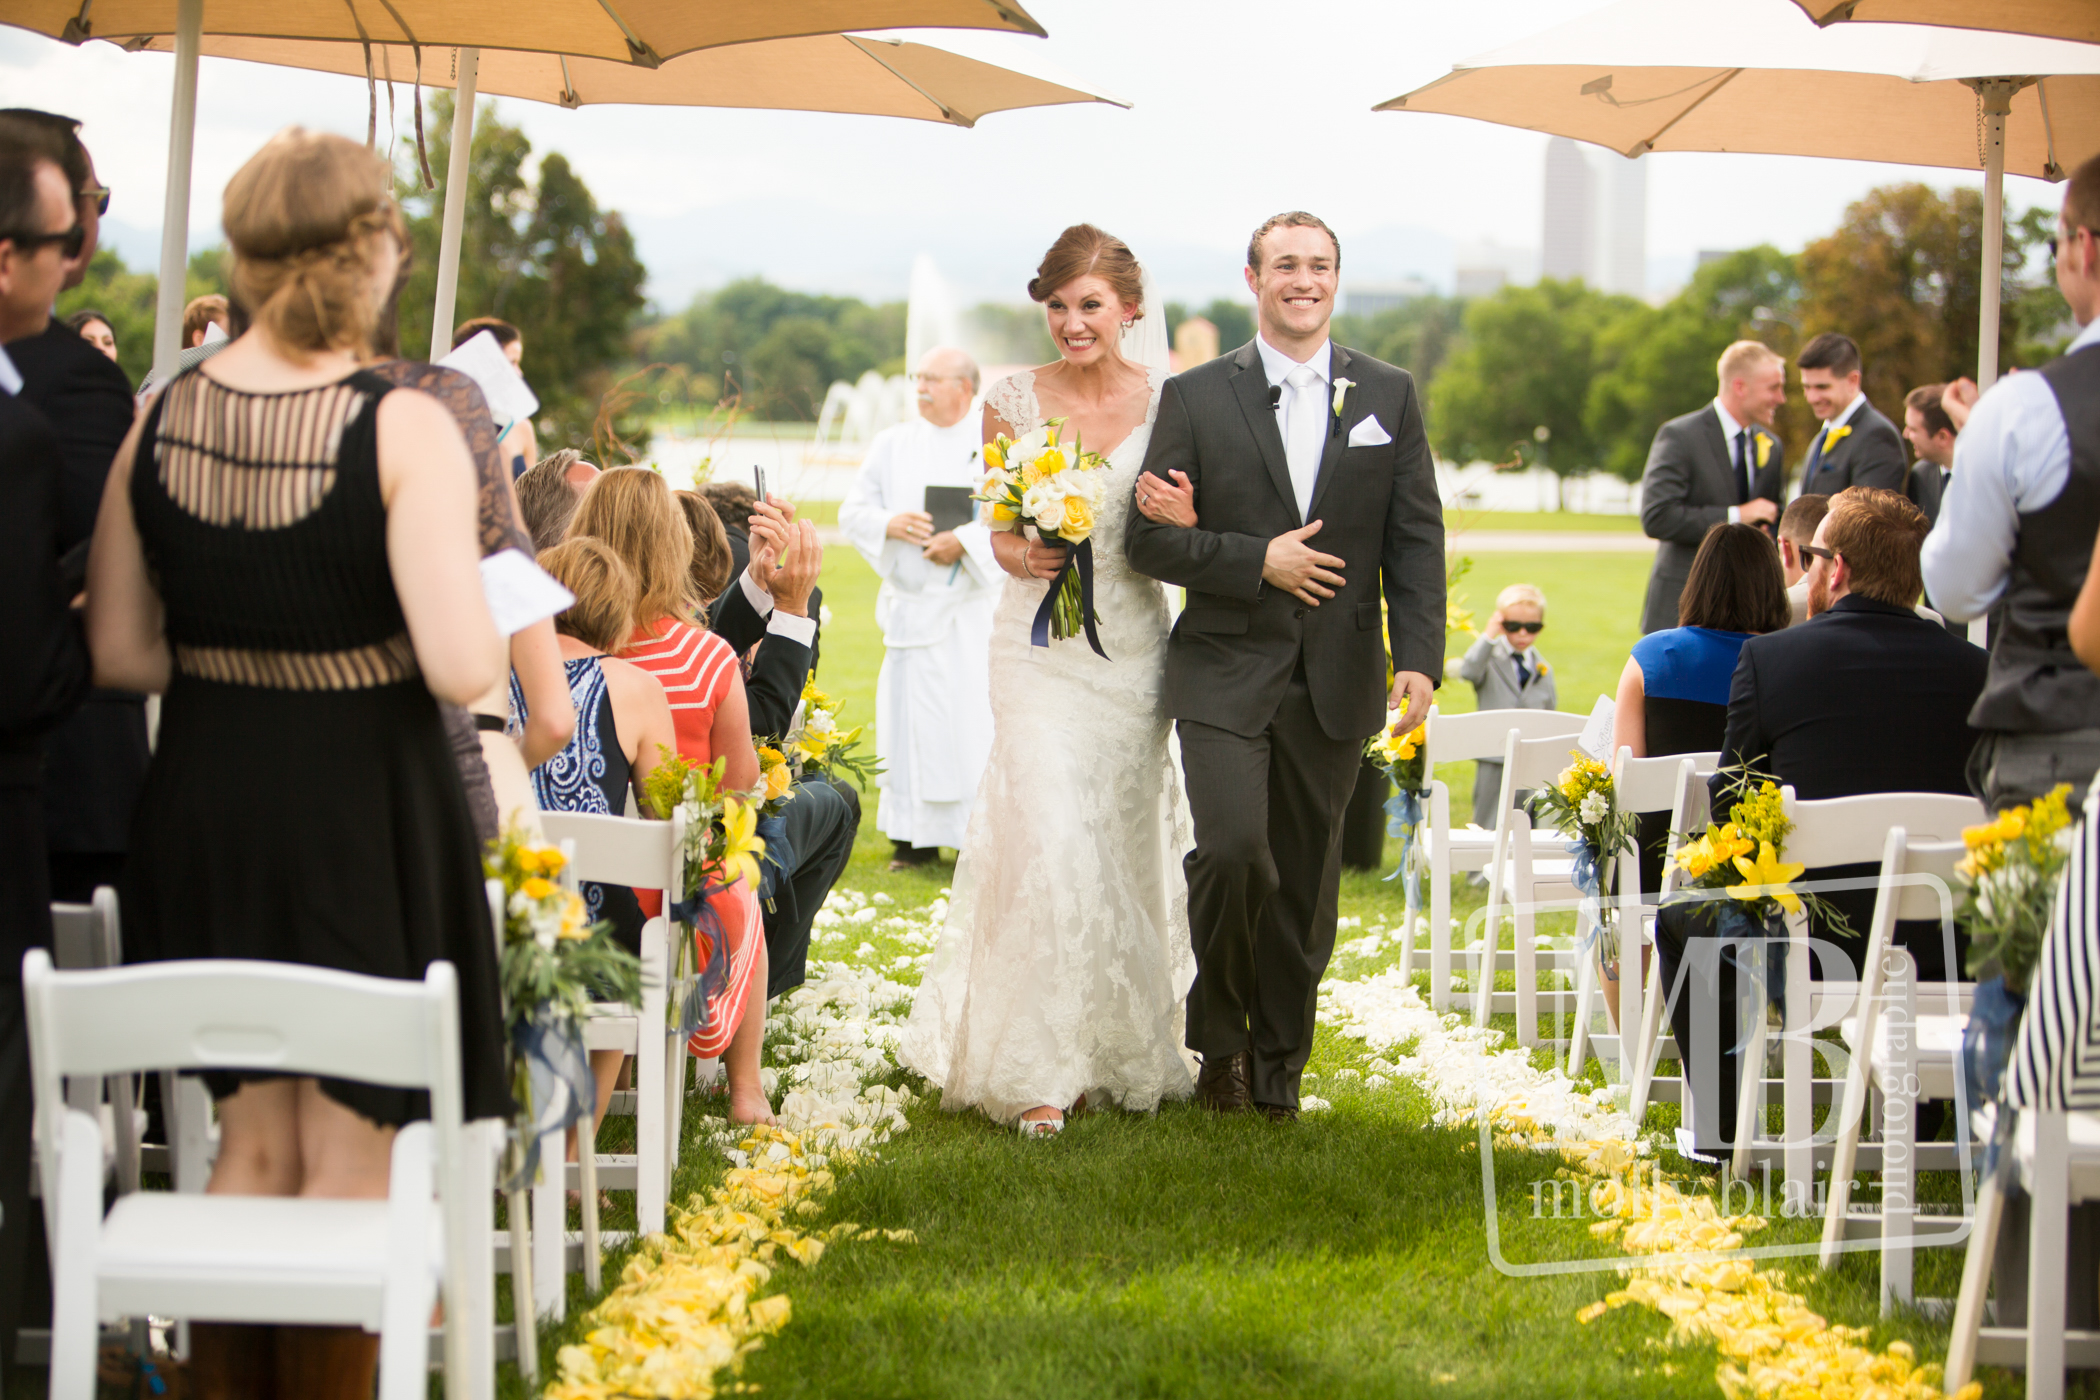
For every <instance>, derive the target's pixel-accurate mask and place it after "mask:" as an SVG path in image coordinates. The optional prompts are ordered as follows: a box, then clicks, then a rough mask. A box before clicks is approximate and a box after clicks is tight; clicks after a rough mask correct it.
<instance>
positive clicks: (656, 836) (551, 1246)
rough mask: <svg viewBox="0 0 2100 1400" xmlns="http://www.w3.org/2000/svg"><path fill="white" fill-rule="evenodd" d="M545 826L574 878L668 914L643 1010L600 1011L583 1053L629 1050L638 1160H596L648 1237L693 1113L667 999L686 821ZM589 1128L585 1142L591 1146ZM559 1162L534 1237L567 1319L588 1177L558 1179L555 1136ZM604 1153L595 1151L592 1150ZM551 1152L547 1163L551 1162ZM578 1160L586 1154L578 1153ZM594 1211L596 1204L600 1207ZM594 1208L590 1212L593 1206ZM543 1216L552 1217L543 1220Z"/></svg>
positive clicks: (645, 929)
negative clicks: (569, 1230) (569, 1243)
mask: <svg viewBox="0 0 2100 1400" xmlns="http://www.w3.org/2000/svg"><path fill="white" fill-rule="evenodd" d="M540 822H541V824H542V825H543V826H544V828H545V830H546V833H547V839H548V840H550V841H554V842H558V843H560V844H561V846H562V847H563V849H565V850H567V851H568V852H569V853H570V861H569V865H568V868H567V870H566V871H565V872H564V873H565V876H571V877H573V878H574V879H577V880H590V881H595V882H598V883H601V884H609V885H628V886H631V887H634V888H639V889H656V890H662V891H663V892H664V893H663V898H664V909H665V911H666V912H665V913H664V914H660V915H658V916H657V917H656V918H653V919H651V920H649V921H648V922H647V923H646V924H644V925H643V926H642V1000H641V1005H640V1006H638V1007H636V1006H626V1005H622V1004H619V1003H614V1002H606V1003H602V1004H600V1005H598V1006H596V1007H594V1008H593V1014H592V1015H591V1017H590V1019H589V1020H588V1021H586V1022H585V1024H584V1045H585V1048H587V1049H590V1050H620V1051H624V1052H626V1053H627V1054H630V1055H633V1056H634V1061H635V1095H634V1099H633V1103H634V1105H635V1110H634V1119H635V1129H634V1132H635V1152H634V1155H633V1156H629V1155H627V1154H625V1153H597V1164H596V1165H597V1176H598V1184H599V1185H600V1186H602V1187H604V1188H605V1189H607V1190H612V1191H632V1192H634V1193H635V1216H636V1219H637V1222H638V1223H639V1225H640V1226H641V1231H642V1233H643V1234H645V1235H649V1234H655V1233H658V1232H660V1231H661V1230H662V1229H663V1228H664V1207H665V1202H666V1198H667V1196H668V1193H669V1187H670V1175H671V1169H672V1168H673V1167H674V1166H675V1165H676V1163H677V1151H678V1138H679V1132H680V1128H681V1125H682V1123H683V1121H684V1109H685V1092H684V1090H685V1084H684V1080H685V1066H686V1046H685V1037H684V1036H681V1035H678V1034H676V1029H677V1028H676V1027H675V1026H673V1025H672V1024H671V1023H670V1017H669V1014H668V997H669V993H670V982H671V975H672V974H671V970H672V968H673V966H674V965H675V961H674V959H673V957H672V951H673V948H674V946H675V945H674V939H675V938H677V937H679V936H681V935H680V934H678V933H677V932H676V931H675V930H674V929H673V928H672V926H671V924H670V921H669V917H668V915H669V910H670V907H671V905H672V904H674V903H676V902H677V901H679V900H681V899H683V898H684V897H685V861H684V856H683V849H684V843H685V817H684V816H683V814H679V813H674V814H673V816H672V818H671V820H670V821H662V822H659V821H645V820H638V819H635V818H631V817H603V816H594V815H589V814H586V813H580V812H542V813H540ZM590 1136H591V1134H590V1131H589V1129H588V1128H587V1127H586V1128H584V1129H582V1131H581V1133H580V1137H581V1138H582V1139H588V1138H589V1137H590ZM549 1141H550V1142H551V1143H552V1152H553V1156H552V1158H551V1159H549V1166H550V1170H548V1171H546V1172H545V1173H543V1174H542V1178H541V1183H542V1184H541V1185H540V1187H538V1188H537V1189H536V1190H535V1192H534V1195H533V1215H534V1217H535V1219H540V1218H545V1219H547V1220H550V1221H552V1222H555V1227H554V1228H552V1229H548V1228H545V1227H541V1228H540V1229H539V1230H538V1231H537V1232H536V1234H535V1236H534V1248H535V1250H536V1256H535V1258H534V1260H533V1284H534V1288H535V1290H536V1291H537V1292H538V1295H539V1302H540V1311H541V1312H543V1313H549V1312H551V1313H553V1314H554V1315H555V1316H556V1317H559V1316H561V1315H562V1311H563V1306H564V1304H563V1299H564V1296H565V1289H564V1285H563V1281H562V1275H563V1270H564V1266H565V1262H566V1256H567V1253H568V1250H567V1247H566V1243H565V1240H566V1235H565V1233H564V1231H563V1230H562V1229H561V1228H560V1223H559V1222H561V1221H563V1220H564V1219H565V1215H566V1213H565V1211H564V1209H563V1196H562V1190H563V1188H564V1187H565V1186H566V1187H574V1188H575V1189H578V1190H581V1189H582V1181H581V1173H580V1172H576V1171H571V1172H569V1173H563V1172H561V1171H557V1170H552V1169H551V1168H552V1166H553V1165H554V1164H556V1163H559V1162H560V1161H561V1160H562V1158H563V1156H564V1154H565V1148H564V1146H563V1144H562V1141H561V1138H560V1135H558V1134H555V1135H551V1136H550V1139H549ZM593 1147H594V1150H595V1144H593ZM545 1155H546V1149H543V1151H542V1156H543V1157H545ZM578 1155H579V1156H580V1155H581V1152H580V1151H579V1153H578ZM591 1204H592V1205H595V1203H594V1202H593V1203H591ZM587 1208H589V1207H587ZM543 1210H544V1211H545V1212H546V1213H545V1215H544V1216H543V1215H542V1212H543Z"/></svg>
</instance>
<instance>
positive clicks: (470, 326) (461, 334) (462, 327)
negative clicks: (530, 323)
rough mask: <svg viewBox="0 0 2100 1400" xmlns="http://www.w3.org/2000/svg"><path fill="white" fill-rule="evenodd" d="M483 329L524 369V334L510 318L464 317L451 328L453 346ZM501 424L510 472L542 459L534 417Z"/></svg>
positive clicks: (513, 363)
mask: <svg viewBox="0 0 2100 1400" xmlns="http://www.w3.org/2000/svg"><path fill="white" fill-rule="evenodd" d="M483 331H487V332H488V333H489V334H490V335H492V336H494V337H495V338H496V344H498V345H500V346H502V347H503V357H504V358H505V359H507V360H509V361H510V367H511V368H512V369H514V370H516V371H517V372H518V373H519V374H521V375H522V374H523V373H524V372H525V337H524V335H523V334H522V333H521V332H520V331H519V330H518V328H517V327H516V326H514V325H512V324H511V323H510V322H508V321H503V320H498V319H497V318H496V317H494V316H476V317H475V318H474V319H473V320H471V321H462V322H460V323H459V325H458V326H457V327H456V328H455V329H454V330H453V332H452V348H453V349H454V350H457V349H459V347H460V346H462V345H464V344H466V343H467V342H468V341H470V340H472V339H473V338H474V337H475V336H477V335H480V334H481V333H482V332H483ZM500 426H501V427H502V429H503V442H502V450H503V460H504V461H506V462H508V463H509V464H510V474H511V476H513V477H520V476H523V475H525V468H526V467H528V466H530V465H531V464H532V463H534V462H537V461H538V460H539V459H540V444H539V438H538V437H537V436H536V435H535V434H534V433H533V430H532V420H531V419H530V418H520V419H518V420H517V421H516V422H514V423H505V424H502V425H500Z"/></svg>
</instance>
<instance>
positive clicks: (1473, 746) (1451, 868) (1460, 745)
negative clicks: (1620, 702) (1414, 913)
mask: <svg viewBox="0 0 2100 1400" xmlns="http://www.w3.org/2000/svg"><path fill="white" fill-rule="evenodd" d="M1588 723H1589V717H1588V716H1587V715H1571V714H1567V713H1565V712H1563V711H1560V710H1476V711H1474V712H1472V713H1471V714H1462V715H1447V714H1444V713H1443V712H1442V711H1441V710H1440V709H1439V708H1438V707H1437V706H1434V705H1432V706H1430V708H1429V719H1428V729H1427V731H1426V732H1425V733H1424V735H1423V758H1422V763H1423V768H1422V771H1423V772H1424V773H1425V774H1427V775H1428V777H1429V822H1428V826H1429V830H1428V832H1427V834H1426V835H1425V837H1424V838H1423V839H1424V844H1425V845H1426V847H1427V850H1426V851H1425V855H1426V858H1427V864H1428V868H1429V1004H1430V1006H1431V1007H1433V1008H1435V1009H1436V1010H1438V1011H1442V1010H1445V1009H1446V1008H1447V1007H1449V1006H1450V1004H1451V940H1452V926H1451V877H1452V875H1453V874H1456V873H1464V872H1469V871H1474V870H1485V869H1487V867H1488V862H1489V861H1490V860H1492V859H1493V858H1494V853H1495V833H1494V832H1492V831H1489V830H1485V829H1483V828H1481V827H1477V826H1474V825H1472V824H1471V821H1470V819H1468V822H1467V824H1466V825H1464V826H1460V827H1456V828H1454V827H1453V826H1452V825H1451V789H1450V788H1449V786H1447V785H1446V784H1445V783H1444V782H1443V781H1441V780H1440V779H1438V778H1437V776H1436V765H1437V764H1439V763H1459V762H1467V761H1477V760H1479V759H1483V758H1499V757H1501V755H1502V749H1503V746H1504V744H1505V742H1506V741H1507V740H1508V738H1509V733H1510V731H1511V730H1515V731H1517V732H1518V733H1519V734H1522V735H1523V736H1524V737H1525V738H1527V739H1544V738H1548V737H1550V736H1552V735H1556V734H1580V733H1581V732H1582V730H1583V726H1584V725H1586V724H1588ZM1413 955H1414V931H1413V930H1412V929H1410V930H1409V931H1408V936H1407V942H1406V943H1405V944H1404V945H1403V947H1402V948H1401V953H1400V957H1401V967H1402V969H1403V973H1412V972H1413V970H1414V960H1413Z"/></svg>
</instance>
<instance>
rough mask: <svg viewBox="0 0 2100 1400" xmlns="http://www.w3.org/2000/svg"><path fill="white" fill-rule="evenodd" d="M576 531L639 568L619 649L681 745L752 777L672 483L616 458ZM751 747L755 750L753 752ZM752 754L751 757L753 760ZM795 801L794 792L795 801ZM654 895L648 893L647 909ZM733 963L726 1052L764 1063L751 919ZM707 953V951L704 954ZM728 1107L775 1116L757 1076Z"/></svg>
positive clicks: (739, 935) (739, 936) (722, 653)
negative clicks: (658, 695) (737, 989)
mask: <svg viewBox="0 0 2100 1400" xmlns="http://www.w3.org/2000/svg"><path fill="white" fill-rule="evenodd" d="M569 539H570V540H572V541H573V540H577V539H596V540H599V541H602V542H603V543H604V544H606V545H607V546H608V547H610V548H611V550H612V552H613V553H614V554H616V555H618V556H619V557H620V559H621V561H622V562H623V563H625V564H626V565H627V568H628V570H629V571H630V572H631V573H632V575H633V577H634V586H635V594H636V598H635V605H634V616H635V625H634V628H633V629H632V630H631V631H630V632H629V633H628V635H627V638H626V644H625V645H624V646H622V647H620V648H619V649H618V653H617V654H618V655H619V657H620V658H621V659H622V660H624V661H629V662H632V663H633V664H634V665H635V666H637V667H639V668H640V669H642V670H644V671H646V672H648V673H649V674H650V675H652V676H654V677H655V678H656V679H657V680H658V681H659V682H660V683H661V684H662V686H663V689H664V694H665V695H667V696H669V697H670V703H671V725H672V729H673V731H674V732H675V734H676V735H677V749H678V752H679V753H680V754H682V755H684V756H685V757H686V758H688V759H690V760H691V761H692V762H694V763H696V764H699V765H701V766H703V767H704V766H705V765H707V764H710V763H713V762H714V761H715V760H716V759H717V758H720V759H723V760H725V762H726V763H727V765H728V766H727V768H726V770H725V773H724V781H725V782H727V783H728V784H729V785H730V786H731V787H746V788H748V787H750V786H751V784H752V783H754V782H756V781H757V778H758V758H757V750H756V749H754V748H753V747H752V742H751V725H750V721H749V719H748V717H746V718H744V720H743V723H742V724H741V725H739V724H737V723H735V722H733V721H734V720H735V719H737V718H738V717H739V716H738V714H737V712H738V711H740V710H747V706H748V702H747V700H746V697H745V693H744V686H743V677H742V674H741V672H740V671H739V668H738V666H737V658H736V653H735V652H733V651H731V650H730V649H729V644H728V643H727V642H724V641H723V640H722V639H721V638H720V637H717V636H715V635H714V634H713V633H712V632H709V631H707V630H706V629H705V628H703V627H701V626H699V625H698V620H699V612H700V603H699V599H697V598H695V597H694V596H693V592H692V573H691V569H692V562H693V531H692V527H691V526H690V525H688V524H687V523H686V517H685V512H684V511H683V510H681V509H679V507H678V505H677V503H676V502H675V501H673V500H672V498H671V488H670V487H669V486H667V485H665V484H664V479H663V478H662V477H661V476H659V475H657V474H656V473H655V472H653V471H650V470H648V469H646V468H643V467H615V468H614V469H613V470H611V471H609V472H602V473H600V474H599V476H598V478H597V480H595V481H593V482H592V483H591V487H590V490H588V491H586V492H584V494H583V501H582V503H581V504H580V505H578V506H577V508H576V516H575V518H574V519H573V520H571V521H570V522H569ZM746 755H749V758H748V760H747V758H746V757H745V756H746ZM747 764H748V766H747ZM788 805H789V806H790V807H793V806H794V802H792V801H791V802H790V803H789V804H788ZM649 909H650V902H649V901H647V900H645V901H644V902H643V910H644V912H649ZM724 931H725V933H726V935H727V938H728V943H729V955H730V964H731V967H732V968H733V969H737V970H738V971H737V972H736V973H735V976H734V977H733V979H732V980H733V982H735V983H736V984H737V985H742V979H743V977H744V975H745V971H744V970H745V969H749V970H751V971H750V976H751V985H752V990H753V994H752V996H751V997H750V999H749V1003H748V1006H747V1007H746V1008H745V1009H742V1010H740V1011H738V1012H736V1013H734V1014H735V1015H736V1016H738V1017H739V1018H740V1019H738V1020H737V1021H736V1023H735V1024H736V1030H735V1033H734V1035H733V1037H732V1038H731V1040H730V1043H729V1048H728V1052H727V1054H726V1055H725V1056H724V1057H723V1058H724V1059H725V1061H729V1062H735V1063H747V1064H749V1065H751V1066H754V1067H755V1066H756V1065H757V1063H758V1049H759V1046H760V1045H762V1044H763V1042H764V1039H765V999H766V998H765V992H764V989H765V988H766V986H767V978H768V949H769V946H770V940H769V939H767V938H766V937H764V936H761V937H759V939H758V940H757V944H756V946H755V947H754V946H752V945H751V943H750V942H749V941H747V940H745V937H744V935H745V932H746V926H745V925H744V924H742V923H736V922H729V921H725V924H724ZM702 961H703V962H704V961H705V959H703V960H702ZM729 1117H730V1121H731V1122H735V1123H769V1122H772V1121H773V1110H772V1105H771V1104H769V1103H768V1102H767V1101H766V1097H765V1094H764V1092H763V1091H762V1090H761V1089H760V1088H759V1086H758V1084H757V1081H756V1079H755V1078H753V1079H750V1080H745V1081H732V1082H731V1084H730V1098H729Z"/></svg>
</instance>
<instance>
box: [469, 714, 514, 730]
mask: <svg viewBox="0 0 2100 1400" xmlns="http://www.w3.org/2000/svg"><path fill="white" fill-rule="evenodd" d="M508 723H509V721H508V720H506V719H504V718H503V716H501V715H484V714H481V713H479V712H477V713H476V714H475V716H474V727H475V728H476V729H479V730H481V731H482V732H483V733H491V732H493V733H496V734H501V733H502V732H503V731H504V728H505V727H506V726H507V725H508Z"/></svg>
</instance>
